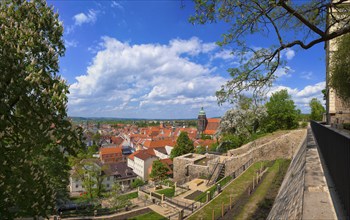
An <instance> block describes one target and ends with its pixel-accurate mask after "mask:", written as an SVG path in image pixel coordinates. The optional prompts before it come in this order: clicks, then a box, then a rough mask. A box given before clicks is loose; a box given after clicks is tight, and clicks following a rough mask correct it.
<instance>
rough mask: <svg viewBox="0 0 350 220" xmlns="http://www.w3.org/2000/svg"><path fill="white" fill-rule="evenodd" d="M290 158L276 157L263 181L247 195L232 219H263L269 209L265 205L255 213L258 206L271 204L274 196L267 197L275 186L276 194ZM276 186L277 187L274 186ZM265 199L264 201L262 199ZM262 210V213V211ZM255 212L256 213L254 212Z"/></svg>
mask: <svg viewBox="0 0 350 220" xmlns="http://www.w3.org/2000/svg"><path fill="white" fill-rule="evenodd" d="M289 163H290V160H284V159H278V160H276V161H275V162H274V164H273V166H272V167H270V168H269V169H268V173H267V174H266V176H265V178H264V179H263V182H262V183H261V184H260V185H259V186H258V188H257V189H256V190H255V192H254V193H253V194H252V195H251V196H250V197H249V199H248V201H247V203H246V204H245V205H244V206H243V208H242V209H241V211H240V212H239V214H238V215H237V216H234V219H236V218H237V219H265V218H266V217H267V215H268V213H269V211H270V209H271V207H270V208H268V207H266V208H267V209H266V208H265V211H263V210H262V209H261V208H260V210H259V213H256V212H257V210H258V209H259V206H266V205H267V206H271V205H272V204H273V200H274V197H275V196H276V195H274V196H273V198H272V202H271V199H270V198H269V199H268V200H266V198H267V197H270V195H269V194H271V190H270V189H271V188H276V189H277V190H275V191H276V194H277V191H278V188H279V186H280V184H281V182H282V181H283V177H284V175H285V173H286V171H287V169H288V166H289ZM276 186H277V187H276ZM264 200H266V201H264ZM262 212H263V213H262ZM254 213H256V214H254Z"/></svg>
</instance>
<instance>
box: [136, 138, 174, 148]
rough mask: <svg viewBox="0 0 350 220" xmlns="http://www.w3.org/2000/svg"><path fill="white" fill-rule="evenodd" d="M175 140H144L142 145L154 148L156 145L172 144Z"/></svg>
mask: <svg viewBox="0 0 350 220" xmlns="http://www.w3.org/2000/svg"><path fill="white" fill-rule="evenodd" d="M174 145H175V141H174V140H171V139H165V140H146V141H145V142H144V143H143V146H145V147H147V148H156V147H165V146H174Z"/></svg>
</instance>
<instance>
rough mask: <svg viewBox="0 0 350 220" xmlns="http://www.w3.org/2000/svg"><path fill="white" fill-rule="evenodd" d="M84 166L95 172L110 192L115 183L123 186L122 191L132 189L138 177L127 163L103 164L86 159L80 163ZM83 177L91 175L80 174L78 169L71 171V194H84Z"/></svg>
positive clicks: (95, 160)
mask: <svg viewBox="0 0 350 220" xmlns="http://www.w3.org/2000/svg"><path fill="white" fill-rule="evenodd" d="M80 163H81V164H84V165H83V167H84V169H86V170H90V171H91V170H95V171H96V172H98V173H99V174H97V175H99V176H100V177H101V178H103V179H102V185H103V186H104V188H105V189H106V190H107V191H108V190H111V189H112V187H113V184H114V183H118V184H120V185H121V186H122V189H126V188H128V187H130V184H131V183H132V182H134V181H135V179H136V178H137V175H136V174H135V173H134V172H133V171H132V169H130V168H129V167H128V166H127V164H126V163H125V162H114V163H103V162H101V161H100V160H98V159H84V160H82V161H81V162H80ZM81 175H89V174H88V172H86V173H84V174H78V172H77V170H76V167H75V168H73V170H71V174H70V177H69V191H70V192H84V191H85V189H84V185H83V180H82V176H81Z"/></svg>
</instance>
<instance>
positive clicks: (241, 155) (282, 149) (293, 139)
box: [174, 129, 306, 184]
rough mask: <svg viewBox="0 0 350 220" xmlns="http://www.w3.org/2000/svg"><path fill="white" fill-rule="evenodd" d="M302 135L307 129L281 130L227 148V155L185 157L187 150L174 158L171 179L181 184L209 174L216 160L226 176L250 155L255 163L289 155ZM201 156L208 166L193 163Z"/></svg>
mask: <svg viewBox="0 0 350 220" xmlns="http://www.w3.org/2000/svg"><path fill="white" fill-rule="evenodd" d="M305 136H306V129H303V130H293V131H282V132H277V133H274V134H272V135H269V136H267V137H263V138H260V139H258V140H256V141H253V142H250V143H248V144H246V145H244V146H242V147H240V148H238V149H234V150H230V151H228V152H227V155H228V156H218V155H213V154H206V155H205V156H204V155H196V154H193V158H190V157H188V155H190V154H187V155H183V156H180V157H176V158H174V181H175V182H178V183H180V184H183V183H185V182H188V181H190V180H192V179H195V178H198V177H200V176H202V175H205V176H209V175H210V174H211V172H212V171H213V168H214V167H215V165H216V164H217V163H218V162H221V163H224V164H225V176H227V175H230V174H231V173H232V172H234V171H236V170H237V169H239V168H240V167H241V166H243V165H244V164H246V163H247V162H248V161H249V160H250V159H252V161H253V163H255V162H258V161H264V160H275V159H277V158H291V157H292V155H293V154H294V151H295V150H296V148H297V147H298V146H299V145H300V143H301V141H303V140H304V138H305ZM203 157H206V158H207V159H209V161H208V162H207V166H203V165H196V164H194V163H195V161H197V160H199V159H200V158H203ZM187 174H188V175H187Z"/></svg>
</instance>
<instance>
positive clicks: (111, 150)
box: [100, 147, 122, 155]
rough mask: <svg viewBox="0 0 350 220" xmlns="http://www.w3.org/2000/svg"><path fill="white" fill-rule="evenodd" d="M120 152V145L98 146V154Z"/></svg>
mask: <svg viewBox="0 0 350 220" xmlns="http://www.w3.org/2000/svg"><path fill="white" fill-rule="evenodd" d="M119 153H120V154H121V153H122V148H120V147H103V148H100V154H101V155H105V154H119Z"/></svg>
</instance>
